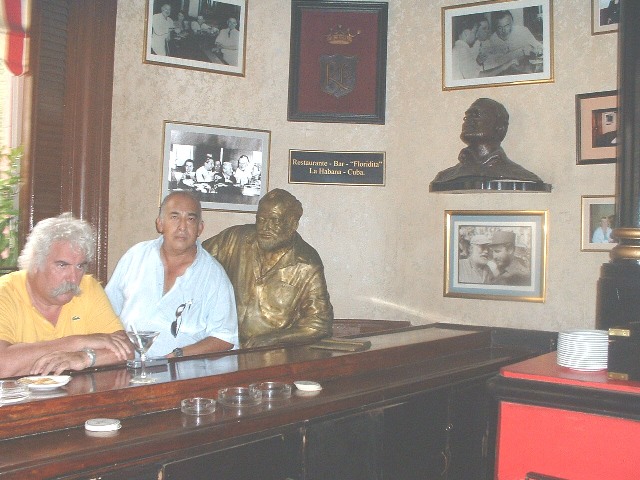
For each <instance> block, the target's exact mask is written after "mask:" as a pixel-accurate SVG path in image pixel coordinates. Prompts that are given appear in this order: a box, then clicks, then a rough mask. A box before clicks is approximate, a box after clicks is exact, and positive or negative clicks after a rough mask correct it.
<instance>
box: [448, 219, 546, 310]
mask: <svg viewBox="0 0 640 480" xmlns="http://www.w3.org/2000/svg"><path fill="white" fill-rule="evenodd" d="M547 216H548V214H547V212H546V211H515V210H510V211H483V210H462V211H454V210H447V211H445V225H446V229H445V265H444V266H445V275H444V277H445V278H444V296H445V297H462V298H476V299H484V300H511V301H521V302H544V299H545V278H546V268H547Z"/></svg>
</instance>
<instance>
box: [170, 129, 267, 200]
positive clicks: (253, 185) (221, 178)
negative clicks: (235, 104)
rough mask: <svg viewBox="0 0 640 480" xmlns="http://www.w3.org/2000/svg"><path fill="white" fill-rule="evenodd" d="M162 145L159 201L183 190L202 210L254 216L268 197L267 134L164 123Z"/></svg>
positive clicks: (245, 130)
mask: <svg viewBox="0 0 640 480" xmlns="http://www.w3.org/2000/svg"><path fill="white" fill-rule="evenodd" d="M162 142H163V143H162V144H163V157H162V158H163V159H162V179H161V182H162V188H161V190H162V195H161V198H164V197H165V196H166V195H167V194H169V193H170V192H172V191H175V190H189V191H192V192H193V193H194V194H195V195H196V196H197V197H198V198H199V199H200V202H201V205H202V209H203V210H225V211H235V212H257V211H258V202H259V200H260V198H262V197H263V196H264V194H265V193H267V191H268V180H269V178H268V176H269V152H270V148H271V132H269V131H267V130H254V129H248V128H235V127H222V126H218V125H197V124H193V123H182V122H170V121H165V122H164V136H163V141H162ZM189 163H191V165H189ZM245 163H246V165H245ZM236 164H237V166H236ZM238 168H240V169H241V170H242V175H241V174H240V173H239V172H238V171H237V170H238ZM207 172H210V173H207Z"/></svg>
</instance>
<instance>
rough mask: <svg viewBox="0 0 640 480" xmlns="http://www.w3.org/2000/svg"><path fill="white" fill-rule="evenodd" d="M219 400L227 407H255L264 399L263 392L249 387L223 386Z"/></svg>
mask: <svg viewBox="0 0 640 480" xmlns="http://www.w3.org/2000/svg"><path fill="white" fill-rule="evenodd" d="M218 401H219V402H220V403H221V404H223V405H225V406H227V407H253V406H255V405H258V404H259V403H260V402H261V401H262V392H261V391H260V390H255V389H252V388H249V387H227V388H221V389H220V390H218Z"/></svg>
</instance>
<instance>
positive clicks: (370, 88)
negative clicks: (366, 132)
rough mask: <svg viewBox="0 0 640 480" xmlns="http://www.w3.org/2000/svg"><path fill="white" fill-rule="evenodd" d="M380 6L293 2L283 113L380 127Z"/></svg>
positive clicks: (383, 34)
mask: <svg viewBox="0 0 640 480" xmlns="http://www.w3.org/2000/svg"><path fill="white" fill-rule="evenodd" d="M387 11H388V4H387V3H386V2H360V1H355V2H354V1H351V2H345V1H309V0H293V1H292V5H291V61H290V63H289V102H288V115H287V118H288V120H290V121H295V122H341V123H372V124H384V122H385V103H386V67H387V16H388V12H387Z"/></svg>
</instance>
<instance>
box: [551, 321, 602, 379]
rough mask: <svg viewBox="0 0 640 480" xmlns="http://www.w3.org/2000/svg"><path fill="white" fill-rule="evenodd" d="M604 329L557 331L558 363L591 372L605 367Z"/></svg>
mask: <svg viewBox="0 0 640 480" xmlns="http://www.w3.org/2000/svg"><path fill="white" fill-rule="evenodd" d="M608 353H609V333H608V332H607V331H606V330H567V331H564V332H560V333H558V365H560V366H561V367H568V368H572V369H574V370H583V371H586V372H593V371H597V370H604V369H605V368H607V356H608Z"/></svg>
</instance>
